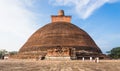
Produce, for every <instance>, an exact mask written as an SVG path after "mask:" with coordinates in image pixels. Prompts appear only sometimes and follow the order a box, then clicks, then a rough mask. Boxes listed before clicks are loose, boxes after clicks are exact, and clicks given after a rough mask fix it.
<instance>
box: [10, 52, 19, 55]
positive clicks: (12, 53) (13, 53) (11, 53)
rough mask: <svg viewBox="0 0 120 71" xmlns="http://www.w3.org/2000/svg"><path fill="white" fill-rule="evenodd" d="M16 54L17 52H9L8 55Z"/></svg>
mask: <svg viewBox="0 0 120 71" xmlns="http://www.w3.org/2000/svg"><path fill="white" fill-rule="evenodd" d="M17 53H18V52H17V51H11V52H9V54H10V55H15V54H17Z"/></svg>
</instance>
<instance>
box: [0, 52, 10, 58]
mask: <svg viewBox="0 0 120 71" xmlns="http://www.w3.org/2000/svg"><path fill="white" fill-rule="evenodd" d="M6 54H8V52H7V51H6V50H0V59H2V57H3V56H5V55H6Z"/></svg>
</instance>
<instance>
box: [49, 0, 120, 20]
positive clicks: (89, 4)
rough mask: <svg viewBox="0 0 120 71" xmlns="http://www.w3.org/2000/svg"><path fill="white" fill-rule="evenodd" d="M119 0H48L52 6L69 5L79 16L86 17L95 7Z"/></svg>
mask: <svg viewBox="0 0 120 71" xmlns="http://www.w3.org/2000/svg"><path fill="white" fill-rule="evenodd" d="M118 1H120V0H50V3H51V4H53V5H54V6H70V7H72V8H73V10H75V12H76V13H77V14H78V15H79V17H80V18H82V19H86V18H88V17H89V16H90V15H91V14H92V13H93V12H94V11H95V10H96V9H98V8H100V7H101V6H103V5H104V4H105V3H115V2H118Z"/></svg>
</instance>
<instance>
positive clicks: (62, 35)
mask: <svg viewBox="0 0 120 71" xmlns="http://www.w3.org/2000/svg"><path fill="white" fill-rule="evenodd" d="M16 57H17V58H21V59H35V58H38V59H41V60H43V59H48V60H49V59H62V60H66V59H67V60H76V59H83V58H84V59H94V58H96V57H99V58H100V59H104V58H106V55H104V54H102V51H101V50H100V48H99V47H98V46H97V45H96V43H95V42H94V40H93V39H92V38H91V37H90V36H89V35H88V33H87V32H85V31H84V30H82V29H81V28H79V27H77V26H76V25H74V24H72V23H71V16H66V15H65V14H64V11H63V10H60V11H59V12H58V15H52V16H51V23H48V24H47V25H45V26H43V27H42V28H40V29H38V30H37V31H36V32H35V33H34V34H33V35H32V36H31V37H30V38H29V39H28V40H27V42H26V43H25V44H24V45H23V46H22V47H21V48H20V50H19V53H18V55H17V56H16Z"/></svg>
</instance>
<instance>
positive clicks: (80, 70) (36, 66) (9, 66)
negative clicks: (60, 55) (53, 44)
mask: <svg viewBox="0 0 120 71" xmlns="http://www.w3.org/2000/svg"><path fill="white" fill-rule="evenodd" d="M0 71H120V61H111V60H110V61H100V63H95V62H94V61H84V62H83V61H70V60H69V61H47V60H44V61H41V60H38V61H36V60H0Z"/></svg>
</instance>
